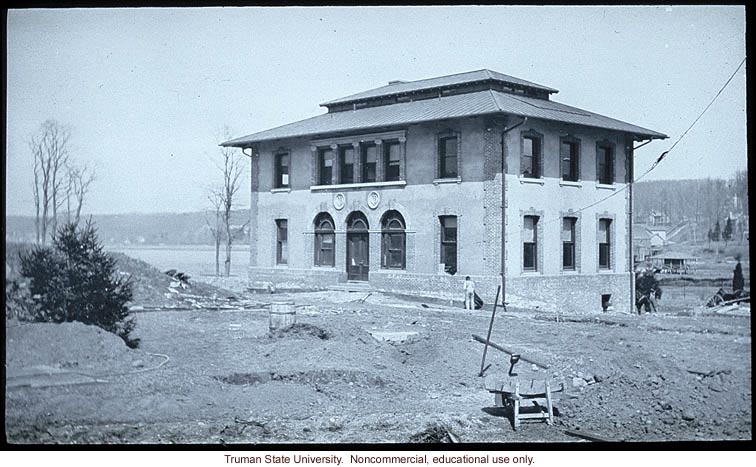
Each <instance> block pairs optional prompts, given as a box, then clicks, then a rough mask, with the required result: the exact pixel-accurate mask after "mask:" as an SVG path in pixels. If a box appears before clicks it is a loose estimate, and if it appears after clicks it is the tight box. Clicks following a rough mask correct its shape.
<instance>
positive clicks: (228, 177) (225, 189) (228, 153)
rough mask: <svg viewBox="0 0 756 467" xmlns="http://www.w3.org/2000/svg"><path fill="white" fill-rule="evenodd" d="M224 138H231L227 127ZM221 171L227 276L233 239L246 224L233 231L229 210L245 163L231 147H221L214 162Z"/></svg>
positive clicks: (225, 269)
mask: <svg viewBox="0 0 756 467" xmlns="http://www.w3.org/2000/svg"><path fill="white" fill-rule="evenodd" d="M223 137H224V140H228V139H230V138H231V131H230V129H229V128H228V127H225V128H224V129H223ZM216 165H217V166H218V168H219V169H220V171H221V172H222V173H223V185H222V188H221V197H220V201H221V204H222V206H221V218H222V221H223V229H224V238H225V240H226V244H225V246H226V259H225V262H224V266H225V267H224V273H225V276H226V277H228V276H230V275H231V248H232V246H233V243H234V240H235V239H236V238H238V236H239V234H240V233H243V232H244V228H245V227H246V224H245V225H244V226H242V227H241V228H240V229H236V231H234V227H233V225H232V223H231V212H232V209H233V207H234V202H235V200H236V195H237V193H238V192H239V189H240V188H241V182H242V180H241V177H242V175H243V174H244V168H245V163H244V159H243V158H242V156H241V154H239V153H238V152H236V151H235V150H234V149H232V148H226V147H221V160H220V163H218V164H216Z"/></svg>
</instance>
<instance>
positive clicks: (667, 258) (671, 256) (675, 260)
mask: <svg viewBox="0 0 756 467" xmlns="http://www.w3.org/2000/svg"><path fill="white" fill-rule="evenodd" d="M648 261H650V262H651V265H652V266H653V267H654V268H658V269H661V272H662V273H667V274H687V273H688V272H690V270H691V269H692V268H693V267H695V263H696V261H697V258H696V257H695V256H692V255H689V254H686V253H674V252H668V253H659V254H657V255H654V256H650V257H649V258H648Z"/></svg>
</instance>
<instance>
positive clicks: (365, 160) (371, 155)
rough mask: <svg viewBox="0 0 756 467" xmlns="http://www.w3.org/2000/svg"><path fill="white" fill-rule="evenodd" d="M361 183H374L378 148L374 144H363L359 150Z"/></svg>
mask: <svg viewBox="0 0 756 467" xmlns="http://www.w3.org/2000/svg"><path fill="white" fill-rule="evenodd" d="M361 153H362V154H361V158H362V160H361V161H360V162H362V180H361V181H362V182H363V183H371V182H375V181H376V167H377V165H378V147H377V146H376V145H375V144H374V143H365V144H363V145H362V150H361Z"/></svg>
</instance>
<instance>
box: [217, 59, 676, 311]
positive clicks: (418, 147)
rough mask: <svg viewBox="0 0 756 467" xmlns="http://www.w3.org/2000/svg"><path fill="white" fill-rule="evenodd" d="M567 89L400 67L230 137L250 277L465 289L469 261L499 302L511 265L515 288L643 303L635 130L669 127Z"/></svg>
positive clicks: (575, 304) (565, 299) (511, 288)
mask: <svg viewBox="0 0 756 467" xmlns="http://www.w3.org/2000/svg"><path fill="white" fill-rule="evenodd" d="M555 92H557V91H556V90H555V89H551V88H548V87H545V86H541V85H538V84H535V83H530V82H528V81H524V80H521V79H518V78H513V77H510V76H506V75H503V74H500V73H496V72H493V71H489V70H479V71H474V72H468V73H462V74H457V75H451V76H444V77H440V78H432V79H427V80H420V81H411V82H391V83H389V85H388V86H383V87H380V88H377V89H373V90H369V91H365V92H363V93H359V94H355V95H352V96H348V97H345V98H341V99H336V100H334V101H330V102H327V103H325V104H322V105H323V106H325V107H327V108H328V113H325V114H323V115H319V116H316V117H313V118H310V119H306V120H302V121H300V122H295V123H292V124H288V125H284V126H281V127H278V128H273V129H270V130H265V131H262V132H258V133H255V134H252V135H248V136H244V137H241V138H237V139H234V140H231V141H227V142H225V143H223V145H224V146H230V147H239V148H242V150H243V151H245V154H248V155H251V161H252V164H251V165H252V169H251V170H252V172H251V174H252V183H251V220H250V230H251V235H252V242H251V254H250V267H249V279H250V285H251V286H252V287H261V286H263V285H264V284H269V283H273V284H275V285H276V286H278V287H311V288H324V287H328V286H330V285H334V284H337V283H339V282H345V281H348V280H356V281H367V282H368V283H369V284H370V285H371V286H372V287H373V288H375V289H377V290H385V291H391V292H397V293H405V294H415V295H430V296H441V297H448V298H455V299H457V300H459V299H461V292H460V291H461V286H462V281H463V279H464V276H467V275H469V276H471V277H472V279H473V280H474V281H475V282H476V288H477V290H478V292H479V293H480V295H481V296H482V297H483V299H484V300H487V301H489V302H490V301H493V298H494V295H495V293H496V288H497V285H499V284H500V283H501V274H502V271H503V274H504V278H505V286H506V290H507V293H508V294H514V295H517V296H519V297H522V298H526V299H527V298H533V299H537V300H539V301H542V302H547V303H552V304H554V305H556V306H558V307H559V308H560V309H563V310H565V311H573V312H580V311H593V310H601V308H602V306H606V305H607V302H608V301H609V300H610V301H611V304H612V305H613V306H614V307H615V308H622V309H628V310H629V309H630V307H631V306H632V305H631V303H632V274H631V268H632V261H631V260H632V251H631V238H632V232H631V229H632V224H631V219H630V217H629V213H630V203H631V190H626V189H625V188H626V186H625V185H626V184H627V183H628V182H629V181H630V180H631V178H632V151H633V144H634V142H635V141H642V140H648V139H654V138H665V137H666V136H665V135H663V134H661V133H657V132H654V131H652V130H647V129H644V128H641V127H638V126H635V125H631V124H628V123H624V122H620V121H618V120H614V119H610V118H608V117H604V116H601V115H598V114H595V113H592V112H588V111H584V110H581V109H577V108H574V107H570V106H566V105H564V104H560V103H557V102H554V101H552V100H550V95H551V94H553V93H555ZM502 174H504V177H502ZM613 193H617V195H615V196H609V195H611V194H613ZM502 239H504V241H502ZM502 252H503V257H502Z"/></svg>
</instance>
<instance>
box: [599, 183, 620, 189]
mask: <svg viewBox="0 0 756 467" xmlns="http://www.w3.org/2000/svg"><path fill="white" fill-rule="evenodd" d="M596 189H597V190H616V189H617V186H616V185H607V184H606V183H597V184H596Z"/></svg>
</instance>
